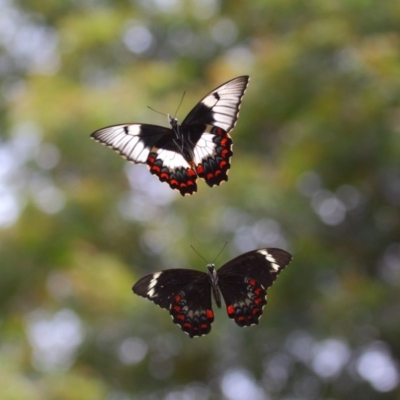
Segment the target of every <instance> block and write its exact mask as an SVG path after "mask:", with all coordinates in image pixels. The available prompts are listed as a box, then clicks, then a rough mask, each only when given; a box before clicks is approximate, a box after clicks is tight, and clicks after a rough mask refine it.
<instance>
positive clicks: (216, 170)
mask: <svg viewBox="0 0 400 400" xmlns="http://www.w3.org/2000/svg"><path fill="white" fill-rule="evenodd" d="M249 79H250V78H249V77H248V76H239V77H238V78H235V79H232V80H230V81H228V82H226V83H224V84H223V85H221V86H219V87H217V88H216V89H214V90H213V91H211V92H210V93H208V94H207V95H206V96H205V97H204V98H203V99H201V100H200V101H199V103H198V104H197V105H196V106H195V107H194V108H193V110H192V111H190V113H189V114H188V116H187V117H186V118H185V119H184V121H183V122H182V125H181V132H182V134H183V135H184V136H186V137H198V139H197V140H196V143H195V144H194V145H193V147H192V148H191V151H192V153H193V155H192V159H193V163H194V166H195V170H196V173H197V175H198V176H199V177H200V178H203V179H204V180H205V181H206V183H207V184H208V185H209V186H211V187H212V186H215V185H219V184H221V182H224V181H227V180H228V171H229V168H230V166H231V164H230V159H231V157H232V154H233V153H232V139H231V137H230V136H229V132H230V131H231V130H232V129H233V128H234V126H235V125H236V122H237V120H238V117H239V109H240V104H241V102H242V98H243V96H244V93H245V91H246V88H247V85H248V83H249Z"/></svg>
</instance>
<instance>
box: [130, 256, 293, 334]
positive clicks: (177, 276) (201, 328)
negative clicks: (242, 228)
mask: <svg viewBox="0 0 400 400" xmlns="http://www.w3.org/2000/svg"><path fill="white" fill-rule="evenodd" d="M291 259H292V256H291V255H290V254H289V253H288V252H286V251H285V250H281V249H259V250H253V251H249V252H248V253H245V254H242V255H241V256H238V257H236V258H234V259H233V260H231V261H229V262H227V263H226V264H225V265H223V266H222V267H221V268H220V269H219V270H218V271H217V270H216V269H215V266H214V264H208V265H207V270H208V271H207V273H204V272H201V271H195V270H190V269H167V270H165V271H161V272H156V273H153V274H150V275H146V276H145V277H143V278H142V279H140V280H139V281H138V282H136V284H135V285H134V286H133V288H132V290H133V292H134V293H136V294H138V295H139V296H142V297H146V298H147V299H149V300H151V301H153V302H154V303H156V304H157V305H159V306H160V307H161V308H165V309H167V310H169V313H170V314H171V317H172V319H173V322H174V323H175V324H178V325H179V326H180V327H181V329H182V330H183V331H184V332H186V333H187V334H188V335H189V336H190V337H195V336H203V335H206V334H207V333H209V332H210V330H211V324H212V322H213V321H214V312H213V310H212V307H211V293H212V294H213V297H214V299H215V302H216V303H217V306H218V307H219V308H221V293H222V297H223V298H224V300H225V304H226V312H227V313H228V317H229V318H232V319H234V320H235V322H236V323H237V324H238V325H239V326H241V327H245V326H250V325H254V324H258V320H259V319H260V317H261V315H262V313H263V308H264V306H265V305H266V304H267V299H266V296H267V289H268V288H269V287H270V286H271V285H272V284H273V282H274V281H275V279H276V277H277V276H278V274H279V273H280V272H281V271H282V270H283V269H284V268H285V267H286V265H288V264H289V262H290V261H291Z"/></svg>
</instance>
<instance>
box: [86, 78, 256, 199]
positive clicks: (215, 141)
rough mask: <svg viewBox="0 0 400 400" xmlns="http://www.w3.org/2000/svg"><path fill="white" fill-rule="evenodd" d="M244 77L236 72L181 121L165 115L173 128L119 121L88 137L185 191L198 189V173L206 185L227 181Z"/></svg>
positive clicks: (245, 82) (182, 191) (182, 193)
mask: <svg viewBox="0 0 400 400" xmlns="http://www.w3.org/2000/svg"><path fill="white" fill-rule="evenodd" d="M249 79H250V78H249V77H248V76H239V77H238V78H235V79H232V80H230V81H228V82H226V83H224V84H223V85H221V86H219V87H217V88H216V89H214V90H213V91H211V92H210V93H209V94H207V95H206V96H205V97H204V98H203V99H202V100H200V102H199V103H197V105H196V106H195V107H194V108H193V109H192V111H190V113H189V114H188V116H187V117H186V118H185V119H184V120H183V122H182V124H181V125H179V124H178V120H177V119H175V118H171V116H170V115H168V120H169V123H170V125H171V128H165V127H163V126H157V125H149V124H131V123H128V124H120V125H113V126H109V127H106V128H102V129H99V130H97V131H96V132H93V133H92V135H91V137H92V138H93V139H94V140H97V141H98V142H100V143H103V144H105V145H107V146H109V147H111V148H113V149H114V150H115V151H117V152H118V153H119V154H121V156H122V157H124V158H126V159H127V160H128V161H132V162H134V163H137V164H147V166H148V168H149V170H150V172H151V173H152V174H153V175H157V177H158V179H160V181H161V182H167V183H168V184H169V186H170V187H171V188H172V189H177V190H179V192H180V193H181V195H182V196H184V195H191V194H193V193H194V192H196V190H197V184H196V180H197V177H200V178H203V179H204V180H205V181H206V182H207V184H208V185H209V186H211V187H212V186H215V185H219V184H220V183H221V182H223V181H227V180H228V170H229V168H230V166H231V165H230V159H231V157H232V154H233V153H232V139H231V137H230V136H229V132H230V131H231V130H232V129H233V127H234V126H235V124H236V121H237V119H238V115H239V108H240V103H241V102H242V98H243V95H244V92H245V91H246V88H247V85H248V82H249Z"/></svg>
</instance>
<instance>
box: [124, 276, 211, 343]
mask: <svg viewBox="0 0 400 400" xmlns="http://www.w3.org/2000/svg"><path fill="white" fill-rule="evenodd" d="M132 290H133V292H134V293H136V294H138V295H139V296H142V297H145V298H147V299H149V300H151V301H153V302H154V303H155V304H157V305H159V306H160V307H162V308H165V309H167V310H169V313H170V315H171V317H172V320H173V322H174V323H175V324H178V325H179V326H180V327H181V329H182V330H183V331H184V332H186V333H187V334H188V335H189V336H190V337H195V336H202V335H205V334H207V333H208V332H210V330H211V323H212V322H213V320H214V313H213V311H212V306H211V286H210V284H209V282H208V277H207V274H205V273H204V272H200V271H194V270H189V269H168V270H165V271H161V272H157V273H154V274H150V275H147V276H145V277H143V278H141V279H140V280H139V281H138V282H137V283H136V284H135V285H134V286H133V289H132Z"/></svg>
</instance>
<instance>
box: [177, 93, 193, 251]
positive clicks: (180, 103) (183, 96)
mask: <svg viewBox="0 0 400 400" xmlns="http://www.w3.org/2000/svg"><path fill="white" fill-rule="evenodd" d="M185 94H186V91H185V92H183V95H182V98H181V101H180V102H179V106H178V108H177V109H176V111H175V115H174V118H175V117H176V114H178V111H179V109H180V107H181V105H182V103H183V99H184V98H185ZM193 250H194V249H193Z"/></svg>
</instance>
